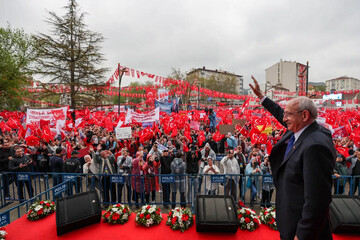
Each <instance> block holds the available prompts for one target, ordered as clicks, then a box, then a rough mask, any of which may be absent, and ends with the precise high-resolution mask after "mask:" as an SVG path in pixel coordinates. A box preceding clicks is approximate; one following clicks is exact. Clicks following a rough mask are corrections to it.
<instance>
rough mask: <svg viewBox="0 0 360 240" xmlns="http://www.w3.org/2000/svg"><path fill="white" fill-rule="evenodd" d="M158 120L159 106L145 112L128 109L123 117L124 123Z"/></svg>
mask: <svg viewBox="0 0 360 240" xmlns="http://www.w3.org/2000/svg"><path fill="white" fill-rule="evenodd" d="M155 121H159V108H155V109H154V110H152V111H150V112H146V113H138V112H134V111H133V110H132V109H128V110H127V112H126V117H125V124H129V123H131V122H139V123H144V122H155Z"/></svg>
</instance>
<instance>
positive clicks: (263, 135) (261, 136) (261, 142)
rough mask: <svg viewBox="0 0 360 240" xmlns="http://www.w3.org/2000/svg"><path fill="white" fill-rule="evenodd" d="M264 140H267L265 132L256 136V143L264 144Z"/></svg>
mask: <svg viewBox="0 0 360 240" xmlns="http://www.w3.org/2000/svg"><path fill="white" fill-rule="evenodd" d="M266 141H267V135H266V133H262V134H260V136H259V137H258V139H257V141H256V143H259V144H266Z"/></svg>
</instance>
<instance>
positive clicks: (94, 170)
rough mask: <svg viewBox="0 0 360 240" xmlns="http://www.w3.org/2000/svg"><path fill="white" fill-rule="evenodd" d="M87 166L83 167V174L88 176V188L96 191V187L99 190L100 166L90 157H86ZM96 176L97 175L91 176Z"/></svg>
mask: <svg viewBox="0 0 360 240" xmlns="http://www.w3.org/2000/svg"><path fill="white" fill-rule="evenodd" d="M84 161H85V164H84V165H83V173H85V174H88V177H87V178H86V186H87V188H88V189H95V186H96V187H98V188H99V183H100V181H99V175H97V174H99V164H98V163H96V162H95V161H94V160H93V159H92V158H91V156H90V155H85V157H84ZM91 174H95V175H91Z"/></svg>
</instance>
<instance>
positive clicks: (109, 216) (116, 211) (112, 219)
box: [102, 203, 131, 224]
mask: <svg viewBox="0 0 360 240" xmlns="http://www.w3.org/2000/svg"><path fill="white" fill-rule="evenodd" d="M130 215H131V210H130V208H129V206H127V205H123V204H119V203H118V204H114V205H110V206H109V207H108V208H107V209H106V211H105V213H104V214H103V216H102V218H103V219H104V222H107V223H111V224H119V223H120V224H124V223H126V222H127V221H129V217H130Z"/></svg>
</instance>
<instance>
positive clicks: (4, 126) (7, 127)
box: [0, 121, 11, 133]
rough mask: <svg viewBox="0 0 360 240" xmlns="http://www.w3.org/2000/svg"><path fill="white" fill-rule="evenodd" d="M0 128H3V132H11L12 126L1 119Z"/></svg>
mask: <svg viewBox="0 0 360 240" xmlns="http://www.w3.org/2000/svg"><path fill="white" fill-rule="evenodd" d="M0 128H1V131H3V133H4V132H6V131H7V132H11V128H10V127H9V126H8V125H7V124H6V123H5V122H4V121H1V123H0Z"/></svg>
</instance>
